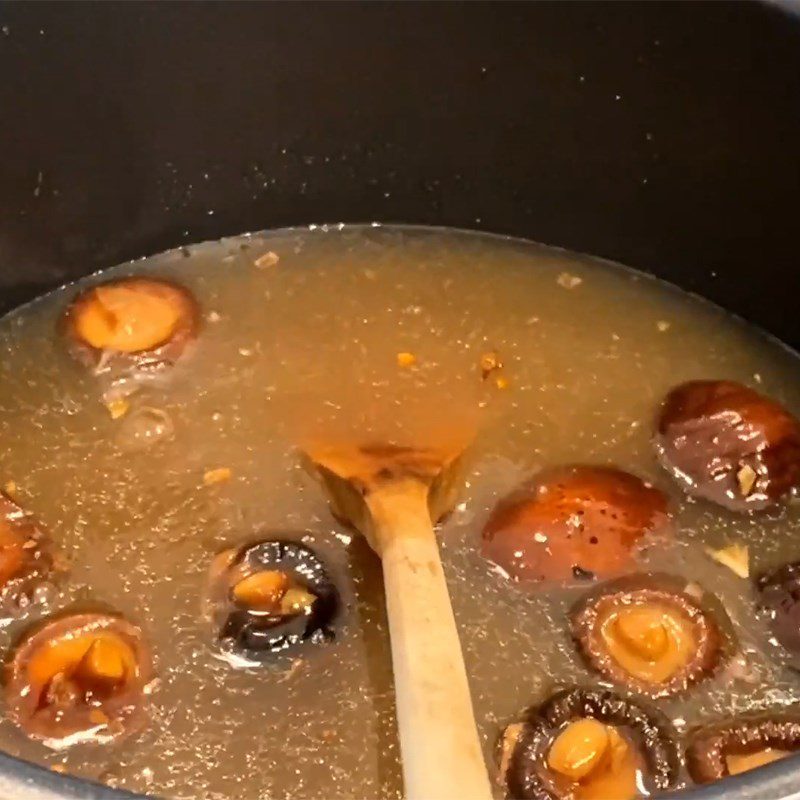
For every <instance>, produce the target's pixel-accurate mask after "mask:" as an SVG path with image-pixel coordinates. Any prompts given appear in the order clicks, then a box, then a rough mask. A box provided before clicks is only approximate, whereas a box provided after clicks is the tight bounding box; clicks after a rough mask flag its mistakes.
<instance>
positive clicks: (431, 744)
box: [306, 445, 492, 800]
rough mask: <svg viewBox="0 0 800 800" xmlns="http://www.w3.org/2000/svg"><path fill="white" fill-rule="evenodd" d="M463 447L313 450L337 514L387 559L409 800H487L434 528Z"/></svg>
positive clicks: (448, 499)
mask: <svg viewBox="0 0 800 800" xmlns="http://www.w3.org/2000/svg"><path fill="white" fill-rule="evenodd" d="M461 449H462V448H461V447H459V446H457V447H453V448H443V449H440V450H437V449H416V448H410V447H396V446H391V445H373V446H366V445H365V446H330V445H329V446H322V447H317V446H314V447H309V448H307V450H306V452H307V453H308V455H309V457H310V458H311V460H312V461H313V462H314V464H315V465H316V466H317V468H318V470H319V473H320V475H321V476H322V478H323V481H324V483H325V485H326V487H327V489H328V492H329V494H330V498H331V503H332V506H333V509H334V512H335V513H336V514H337V515H338V516H340V517H342V518H344V519H345V520H347V521H349V522H350V523H351V524H352V525H354V526H355V527H356V528H357V529H358V530H359V531H361V532H362V533H363V534H364V536H366V537H367V540H368V541H369V543H370V545H371V546H372V548H373V549H374V550H375V552H376V553H378V555H379V556H380V557H381V561H382V563H383V576H384V586H385V591H386V607H387V612H388V616H389V629H390V633H391V640H392V662H393V665H394V679H395V695H396V704H397V719H398V726H399V729H400V746H401V749H402V755H403V778H404V781H405V793H406V797H407V798H408V800H450V799H451V798H452V800H477V799H478V798H480V799H481V800H487V799H488V798H490V797H491V795H492V793H491V789H490V787H489V780H488V777H487V773H486V765H485V763H484V760H483V754H482V752H481V747H480V742H479V739H478V732H477V729H476V727H475V718H474V716H473V711H472V701H471V699H470V694H469V686H468V684H467V675H466V671H465V669H464V659H463V656H462V653H461V643H460V642H459V639H458V633H457V631H456V625H455V620H454V618H453V609H452V606H451V605H450V596H449V594H448V591H447V585H446V583H445V578H444V572H443V570H442V564H441V560H440V558H439V548H438V546H437V543H436V537H435V534H434V531H433V522H434V521H436V520H438V519H439V518H440V517H441V516H442V515H443V514H445V513H446V512H447V511H448V510H449V509H450V508H451V507H452V504H453V503H454V501H455V495H456V487H457V473H458V470H457V465H458V460H459V457H460V455H461Z"/></svg>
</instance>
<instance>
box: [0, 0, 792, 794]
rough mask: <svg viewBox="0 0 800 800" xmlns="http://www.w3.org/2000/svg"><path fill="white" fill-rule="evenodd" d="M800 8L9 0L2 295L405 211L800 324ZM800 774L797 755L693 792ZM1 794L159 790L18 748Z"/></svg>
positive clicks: (0, 770)
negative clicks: (89, 776) (123, 265)
mask: <svg viewBox="0 0 800 800" xmlns="http://www.w3.org/2000/svg"><path fill="white" fill-rule="evenodd" d="M796 12H797V7H796V6H794V7H793V6H792V5H791V4H788V5H780V4H770V5H767V4H757V3H725V2H711V3H704V2H695V3H665V4H662V3H655V2H654V3H638V4H628V3H608V4H607V3H590V4H584V3H564V4H559V3H536V4H518V3H513V4H512V3H509V4H505V3H502V4H500V3H488V4H484V3H467V4H416V3H395V4H391V5H388V4H382V3H371V4H353V3H346V4H338V3H324V4H309V3H305V4H283V3H281V4H238V3H226V4H216V3H205V4H146V5H145V4H135V3H122V4H116V3H107V4H74V5H73V4H62V3H53V4H51V3H35V4H5V5H3V6H2V7H0V73H2V75H3V76H4V80H3V81H2V83H0V108H1V109H2V111H3V124H2V130H0V142H2V147H0V154H1V155H0V209H2V214H0V311H6V310H8V309H10V308H12V307H14V306H15V305H17V304H19V303H21V302H24V301H26V300H29V299H30V298H32V297H34V296H35V295H37V294H39V293H41V292H44V291H46V290H48V289H51V288H53V287H55V286H57V285H59V284H61V283H64V282H65V281H69V280H72V279H75V278H78V277H80V276H82V275H86V274H87V273H90V272H92V271H94V270H97V269H99V268H101V267H105V266H109V265H112V264H114V263H117V262H120V261H124V260H127V259H130V258H135V257H138V256H143V255H147V254H151V253H154V252H157V251H160V250H163V249H166V248H169V247H174V246H176V245H178V244H181V243H184V242H187V243H188V242H193V241H197V240H202V239H214V238H218V237H220V236H223V235H226V234H234V233H239V232H241V231H244V230H248V229H261V228H265V227H278V226H284V225H290V224H302V223H309V222H317V223H322V222H339V221H344V222H356V221H358V222H364V221H372V220H380V221H383V222H409V223H421V224H430V225H449V226H456V227H461V228H476V229H482V230H489V231H495V232H499V233H508V234H513V235H517V236H523V237H526V238H529V239H535V240H539V241H542V242H546V243H548V244H553V245H559V246H563V247H566V248H569V249H572V250H578V251H584V252H588V253H593V254H596V255H600V256H605V257H607V258H610V259H613V260H615V261H620V262H622V263H624V264H628V265H631V266H634V267H638V268H639V269H643V270H645V271H649V272H652V273H654V274H656V275H658V276H661V277H663V278H666V279H667V280H669V281H672V282H674V283H676V284H678V285H680V286H682V287H683V288H685V289H688V290H691V291H694V292H697V293H699V294H702V295H704V296H706V297H708V298H710V299H712V300H714V301H716V302H717V303H719V304H720V305H722V306H724V307H725V308H728V309H730V310H731V311H733V312H735V313H737V314H739V315H741V316H742V317H744V318H746V319H748V320H750V321H752V322H755V323H756V324H758V325H761V326H762V327H764V328H766V329H767V330H768V331H770V332H771V333H772V334H774V335H775V336H776V337H778V338H779V339H781V340H783V341H784V342H786V343H787V344H789V345H790V346H797V345H798V344H800V322H798V320H799V319H800V317H799V316H798V313H797V297H798V290H800V281H799V280H798V277H797V276H798V265H799V262H798V255H797V252H798V250H797V229H798V205H797V197H798V188H799V187H800V148H799V147H798V142H800V17H797V16H795V14H796ZM799 786H800V758H792V759H787V760H784V761H780V762H777V763H774V764H772V765H769V766H767V767H763V768H760V769H757V770H754V771H752V772H749V773H745V774H744V775H740V776H737V777H735V778H731V779H728V780H726V781H724V782H722V783H720V784H715V785H711V786H709V787H706V788H703V789H699V790H693V791H690V792H686V793H684V794H683V795H681V796H684V797H687V798H688V797H692V798H695V800H712V799H714V800H716V798H722V797H723V796H725V797H737V798H743V800H745V799H746V800H756V798H765V799H766V798H768V799H769V800H778V799H779V798H784V799H785V800H788V798H800V789H798V787H799ZM0 796H1V797H3V798H9V799H10V798H13V800H34V799H35V800H45V799H46V800H53V799H54V798H92V799H95V798H96V799H97V800H99V799H100V798H102V799H103V800H106V799H108V800H112V799H113V798H123V797H133V795H130V794H127V793H125V792H119V791H113V790H110V789H107V788H104V787H100V786H97V785H95V784H91V783H88V782H84V781H79V780H76V779H72V778H69V777H64V776H60V775H57V774H55V773H53V772H50V771H48V770H45V769H41V768H39V767H37V766H33V765H30V764H27V763H25V762H22V761H19V760H17V759H15V758H12V757H9V756H2V755H0ZM676 797H677V795H676Z"/></svg>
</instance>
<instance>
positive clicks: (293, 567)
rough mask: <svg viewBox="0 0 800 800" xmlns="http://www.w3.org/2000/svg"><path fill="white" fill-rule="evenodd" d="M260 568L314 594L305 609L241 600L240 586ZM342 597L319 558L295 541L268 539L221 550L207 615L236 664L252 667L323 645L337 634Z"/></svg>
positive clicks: (212, 574) (215, 563) (214, 567)
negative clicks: (281, 609) (271, 608)
mask: <svg viewBox="0 0 800 800" xmlns="http://www.w3.org/2000/svg"><path fill="white" fill-rule="evenodd" d="M260 572H270V573H276V572H277V573H284V574H285V575H286V577H287V579H288V582H287V585H289V584H290V583H293V584H295V585H296V586H297V587H298V588H300V589H301V590H303V591H307V592H308V593H310V594H311V595H312V596H313V598H314V599H313V602H312V603H311V605H310V606H309V607H307V608H306V609H304V611H303V612H299V613H298V612H291V613H274V612H267V611H265V610H264V609H262V608H255V607H248V605H247V604H246V603H243V602H241V601H240V600H237V598H236V595H235V593H234V589H235V587H237V586H238V585H240V584H241V583H242V582H244V581H245V579H247V578H249V577H251V576H254V575H256V574H257V573H260ZM339 608H340V600H339V593H338V590H337V588H336V585H335V584H334V582H333V581H332V579H331V577H330V574H329V572H328V569H327V567H326V566H325V564H324V563H323V561H322V560H321V559H320V558H319V556H318V555H317V554H316V553H315V552H314V551H313V550H312V549H311V548H310V547H307V546H306V545H304V544H301V543H299V542H297V541H294V540H293V539H288V538H286V539H284V538H279V539H268V540H262V541H258V542H254V543H249V544H245V545H243V546H241V547H238V548H233V549H230V550H226V551H224V552H222V553H220V554H219V555H218V556H217V557H216V558H215V559H214V560H213V561H212V564H211V567H210V568H209V577H208V593H207V597H206V616H207V617H208V618H209V619H210V620H211V621H212V623H213V625H214V628H215V630H216V631H217V643H218V645H219V647H220V649H221V650H222V652H223V653H224V654H226V655H228V656H229V657H230V658H231V661H232V663H235V664H238V665H244V666H253V665H256V664H260V663H265V662H268V661H271V660H272V659H273V658H274V657H275V656H276V655H277V654H279V653H283V652H286V651H288V650H292V649H294V648H296V647H298V646H300V645H302V644H303V643H305V642H313V643H322V642H326V641H329V640H330V639H332V638H333V637H334V635H335V633H334V622H335V619H336V617H337V615H338V613H339Z"/></svg>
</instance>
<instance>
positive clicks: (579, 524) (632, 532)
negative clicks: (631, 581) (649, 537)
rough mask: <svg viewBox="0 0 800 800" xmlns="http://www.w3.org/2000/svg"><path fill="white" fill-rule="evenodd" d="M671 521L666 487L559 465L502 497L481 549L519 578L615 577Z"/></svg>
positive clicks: (604, 470) (608, 471) (615, 472)
mask: <svg viewBox="0 0 800 800" xmlns="http://www.w3.org/2000/svg"><path fill="white" fill-rule="evenodd" d="M668 523H669V518H668V515H667V498H666V497H665V495H664V494H663V493H662V492H660V491H659V490H658V489H655V488H653V487H652V486H648V485H647V484H646V483H644V482H643V481H642V480H640V479H639V478H637V477H636V476H635V475H631V474H630V473H627V472H623V471H622V470H619V469H615V468H613V467H602V466H569V467H560V468H558V469H554V470H552V471H549V472H545V473H544V474H541V475H539V476H538V477H537V478H536V479H535V480H534V481H533V483H532V484H530V485H528V486H526V487H524V488H523V489H522V490H520V491H518V492H515V493H514V494H512V495H511V496H510V497H508V498H506V499H505V500H503V501H501V502H500V503H499V504H498V505H497V507H496V508H495V510H494V511H493V513H492V514H491V516H490V518H489V520H488V522H487V523H486V526H485V527H484V530H483V543H482V552H483V555H484V556H485V557H486V558H487V559H488V560H489V561H491V562H493V563H495V564H497V565H498V566H499V567H500V568H501V569H503V570H504V571H505V572H506V573H507V574H508V575H509V576H510V577H511V578H513V579H514V580H518V581H569V580H572V579H577V580H581V579H586V580H591V579H593V578H608V577H612V576H615V575H618V574H621V573H624V572H625V571H626V570H629V569H630V568H631V567H632V566H633V565H634V563H635V561H634V555H635V550H636V548H637V545H639V544H640V543H641V540H642V538H643V537H644V536H645V534H648V533H657V532H666V531H667V530H668V529H669V524H668Z"/></svg>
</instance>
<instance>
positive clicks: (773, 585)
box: [756, 561, 800, 669]
mask: <svg viewBox="0 0 800 800" xmlns="http://www.w3.org/2000/svg"><path fill="white" fill-rule="evenodd" d="M756 585H757V587H758V591H759V594H760V598H759V605H760V607H761V610H762V611H764V612H766V614H767V615H768V616H769V626H770V629H771V630H772V634H773V636H774V637H775V638H776V639H777V640H778V642H780V644H781V645H782V646H783V647H784V648H785V649H786V651H787V652H788V653H789V655H790V658H791V662H790V663H791V665H792V666H793V667H794V668H795V669H800V561H794V562H792V563H789V564H784V565H783V566H782V567H779V568H778V569H776V570H774V571H773V572H769V573H767V574H765V575H762V576H761V577H760V578H759V579H758V580H757V582H756Z"/></svg>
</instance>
